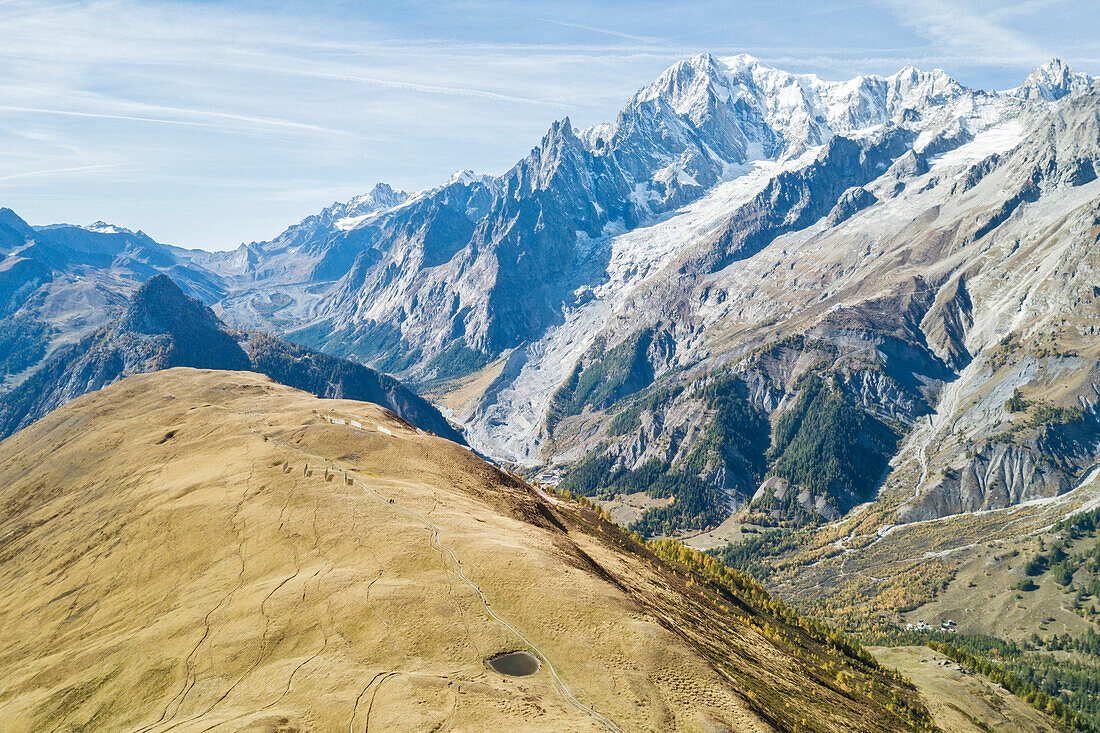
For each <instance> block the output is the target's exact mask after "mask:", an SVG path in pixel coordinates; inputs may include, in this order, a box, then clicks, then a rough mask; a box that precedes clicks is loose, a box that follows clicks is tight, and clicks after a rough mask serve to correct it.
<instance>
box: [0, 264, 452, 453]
mask: <svg viewBox="0 0 1100 733" xmlns="http://www.w3.org/2000/svg"><path fill="white" fill-rule="evenodd" d="M172 367H193V368H196V369H216V370H235V371H256V372H260V373H262V374H266V375H267V376H269V377H271V378H272V379H274V380H275V381H277V382H280V383H282V384H285V385H288V386H291V387H295V388H297V389H301V390H304V391H306V392H311V393H313V394H315V395H317V396H319V397H330V398H347V399H356V400H362V401H365V402H373V403H375V404H378V405H381V406H383V407H386V408H388V409H390V410H392V411H393V412H394V413H395V414H397V415H398V416H399V417H401V418H403V419H404V420H406V421H407V422H409V423H410V424H412V425H414V426H417V427H419V428H422V429H424V430H428V431H431V432H433V433H436V434H437V435H441V436H443V437H446V438H449V439H451V440H455V441H457V442H463V441H462V437H461V436H460V435H459V434H458V433H457V432H456V431H455V430H454V428H452V427H451V426H450V425H449V424H448V423H447V421H446V419H445V418H444V417H443V416H442V415H440V414H439V411H438V410H436V409H435V408H434V407H432V406H431V405H430V404H429V403H428V402H426V401H425V400H424V399H423V398H421V397H419V396H417V395H416V394H414V393H412V392H411V391H409V390H408V388H406V387H404V386H403V385H401V384H400V383H399V382H398V381H397V380H396V379H393V378H392V377H388V376H386V375H384V374H379V373H378V372H375V371H374V370H373V369H369V368H367V367H364V366H362V365H360V364H355V363H352V362H349V361H347V360H346V359H340V358H337V357H333V356H329V355H327V354H321V353H318V352H315V351H312V350H310V349H307V348H304V347H301V346H296V345H294V344H288V343H286V342H285V341H281V340H279V339H277V338H275V337H273V336H270V335H267V334H263V333H256V332H251V333H246V332H239V333H233V334H231V333H230V332H229V331H227V330H226V327H225V324H223V323H222V322H221V321H220V320H218V318H217V316H215V315H214V313H213V311H211V310H210V309H209V308H208V307H206V306H204V305H203V304H202V303H200V302H199V301H197V300H195V299H193V298H190V297H188V296H187V295H185V294H184V292H183V291H182V290H181V289H180V287H179V286H178V285H177V284H176V283H175V282H174V281H173V280H172V279H171V278H169V277H168V276H167V275H155V276H154V277H152V278H150V279H149V280H148V281H147V282H145V283H144V284H143V285H142V286H141V287H139V288H138V289H137V291H135V292H134V294H133V295H132V296H131V297H130V299H129V301H128V303H127V304H126V307H125V309H124V310H123V312H122V313H121V315H120V316H119V317H117V318H116V319H114V320H113V321H111V322H110V323H109V324H108V325H106V326H103V327H101V328H99V329H97V330H96V331H94V332H93V333H92V334H90V335H88V336H86V337H84V338H83V339H81V340H80V341H78V342H77V343H75V344H72V345H70V346H66V347H62V348H60V349H58V350H57V351H56V352H55V353H54V355H53V356H52V357H50V358H49V359H47V360H46V361H45V362H44V363H43V364H42V366H41V367H40V368H39V369H38V370H37V371H35V372H34V374H32V375H31V376H30V377H29V378H28V379H27V380H26V381H24V382H23V383H22V384H20V385H19V386H18V387H16V388H15V389H13V390H11V391H9V392H7V393H6V394H4V395H0V439H2V438H4V437H7V436H8V435H11V434H12V433H14V432H16V431H17V430H20V429H22V428H24V427H26V426H27V425H29V424H31V423H32V422H34V421H35V420H38V419H39V418H41V417H43V416H44V415H46V414H47V413H49V412H50V411H51V410H54V409H56V408H58V407H60V406H62V405H63V404H65V403H67V402H69V401H70V400H72V399H74V398H76V397H79V396H81V395H83V394H87V393H88V392H92V391H94V390H97V389H101V388H103V387H106V386H107V385H110V384H113V383H114V382H117V381H118V380H120V379H122V378H124V377H126V376H129V375H131V374H141V373H145V372H154V371H159V370H162V369H170V368H172Z"/></svg>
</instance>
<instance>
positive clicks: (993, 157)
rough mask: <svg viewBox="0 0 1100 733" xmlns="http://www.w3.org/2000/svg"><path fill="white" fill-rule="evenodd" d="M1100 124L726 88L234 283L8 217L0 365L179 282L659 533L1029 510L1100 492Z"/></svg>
mask: <svg viewBox="0 0 1100 733" xmlns="http://www.w3.org/2000/svg"><path fill="white" fill-rule="evenodd" d="M1098 110H1100V90H1098V88H1097V86H1096V84H1095V83H1094V80H1093V79H1092V78H1091V77H1089V76H1087V75H1085V74H1080V73H1075V72H1073V71H1072V70H1071V69H1070V68H1068V67H1067V66H1066V65H1065V64H1063V63H1062V62H1060V61H1057V60H1055V61H1052V62H1050V63H1049V64H1047V65H1045V66H1043V67H1041V68H1039V69H1036V70H1035V71H1034V72H1033V73H1032V74H1030V75H1029V76H1028V77H1027V79H1026V80H1025V81H1024V82H1023V83H1022V84H1021V85H1020V86H1019V87H1017V88H1016V89H1012V90H1009V91H1005V92H987V91H981V90H975V89H969V88H966V87H965V86H963V85H961V84H959V83H958V82H957V81H955V80H953V79H951V78H950V77H948V76H947V75H946V74H944V73H943V72H941V71H933V72H924V71H920V70H917V69H915V68H913V67H906V68H904V69H902V70H900V71H899V72H897V73H896V74H893V75H891V76H888V77H877V76H862V77H856V78H854V79H851V80H848V81H843V82H833V81H825V80H822V79H819V78H817V77H815V76H812V75H798V74H790V73H787V72H785V71H781V70H779V69H775V68H771V67H768V66H766V65H764V64H761V63H759V62H757V61H756V60H754V59H752V58H751V57H748V56H736V57H731V58H715V57H713V56H710V55H705V54H704V55H700V56H697V57H695V58H692V59H690V60H687V61H682V62H679V63H677V64H675V65H674V66H672V67H671V68H669V69H668V70H667V71H666V72H665V73H663V74H662V75H661V76H660V77H659V78H658V79H657V80H656V81H654V82H653V83H652V84H650V85H648V86H646V87H644V88H643V89H641V90H639V91H638V92H637V93H636V94H635V95H634V96H633V97H632V98H631V99H630V100H629V102H628V103H627V104H626V106H625V107H624V108H623V109H622V111H621V112H620V113H619V115H618V116H617V118H616V119H615V120H614V121H613V122H611V123H608V124H603V125H598V126H595V127H592V128H588V129H583V130H577V129H574V128H573V126H572V125H571V124H570V122H569V120H568V119H566V120H563V121H561V122H558V123H555V124H554V125H553V126H552V127H551V128H550V130H549V131H548V132H547V134H546V135H545V137H544V138H543V139H542V141H541V142H540V143H539V144H538V145H537V146H536V147H535V148H533V149H532V151H531V152H530V154H529V155H527V156H526V157H525V158H523V159H522V160H520V161H519V162H518V163H517V164H516V165H515V166H514V167H513V168H512V169H511V170H509V171H508V172H506V173H505V174H503V175H501V176H499V177H489V176H479V175H475V174H472V173H469V172H464V173H461V174H456V176H454V177H452V179H451V180H450V181H448V182H446V183H445V184H443V185H441V186H439V187H436V188H432V189H429V190H425V191H421V192H418V193H413V194H408V193H405V192H402V191H395V190H393V189H391V188H390V187H388V186H385V185H381V184H380V185H378V186H376V187H375V188H374V189H373V190H371V191H370V192H369V193H367V194H365V195H363V196H360V197H357V198H356V199H353V200H352V201H349V202H347V203H345V204H334V205H333V206H331V207H329V208H327V209H324V210H323V211H321V212H320V213H319V214H317V215H315V216H311V217H309V218H307V219H306V220H304V221H302V222H301V223H299V224H297V225H295V226H292V227H290V228H288V229H287V230H286V231H285V232H283V234H281V235H280V236H279V237H277V238H276V239H274V240H272V241H270V242H262V243H251V244H247V245H242V246H241V247H240V248H239V249H237V250H235V251H232V252H225V253H206V252H196V251H188V250H181V249H178V248H174V247H168V246H165V245H159V244H157V243H155V242H152V240H149V238H148V237H145V236H144V235H143V234H141V233H140V232H139V233H137V234H134V233H132V232H128V231H126V230H120V229H115V228H113V227H110V226H107V225H101V224H100V225H95V226H92V227H89V228H79V227H44V228H31V227H28V226H27V225H26V224H25V223H24V222H22V220H20V219H19V218H18V217H17V216H15V215H14V214H13V213H11V212H10V211H7V210H5V212H4V215H3V224H4V229H3V237H2V239H0V247H2V249H0V252H2V253H3V254H4V256H5V259H4V260H3V261H2V262H0V279H2V285H0V293H2V294H3V295H4V303H5V304H6V306H5V308H6V310H5V311H4V312H3V315H4V319H3V321H0V365H3V368H4V370H5V371H6V372H7V373H8V379H9V381H10V382H11V383H12V384H15V383H18V382H19V381H20V380H23V379H26V378H27V375H28V374H30V373H31V372H32V371H33V370H34V368H35V365H36V364H39V363H41V361H42V359H43V358H45V357H46V356H48V355H49V354H51V353H54V352H55V351H56V350H57V349H59V348H62V347H63V346H64V345H65V344H66V343H71V342H73V341H74V340H76V339H78V338H80V337H81V336H83V335H86V334H87V333H89V332H91V331H92V330H93V329H95V328H97V327H99V326H102V325H103V324H105V323H107V322H108V320H110V318H112V317H115V316H114V315H113V314H116V313H117V312H119V311H120V310H121V309H123V308H125V303H124V300H123V299H124V297H125V295H126V294H127V293H128V292H130V291H132V290H133V288H134V287H136V284H137V283H139V282H141V281H142V280H144V279H145V277H147V276H149V275H151V274H153V273H154V272H160V273H165V274H168V275H170V276H171V277H172V278H174V279H176V280H177V281H178V282H179V283H180V285H181V287H182V288H183V289H184V290H185V291H186V292H188V293H189V294H191V295H193V296H195V297H198V298H200V299H202V300H203V301H204V302H205V303H207V304H209V305H210V306H211V307H212V308H213V309H214V311H215V313H217V314H218V315H219V316H220V317H221V318H223V319H224V320H225V321H226V322H227V323H229V324H231V325H232V326H234V327H238V328H250V329H263V330H268V331H271V332H274V333H278V334H280V335H282V336H283V337H284V338H286V339H287V340H289V341H292V342H296V343H298V344H302V345H303V346H307V347H310V348H316V349H319V350H321V351H324V352H327V353H330V354H333V355H336V356H340V357H346V358H349V359H353V360H355V361H357V362H361V363H363V364H367V365H370V366H371V367H373V368H376V369H379V370H382V371H386V372H391V373H393V374H395V375H397V376H398V377H399V378H401V379H404V380H407V381H409V382H411V383H414V384H416V385H418V389H420V390H421V391H422V392H423V393H425V394H429V395H431V396H432V397H433V399H436V400H437V402H438V403H439V404H441V405H443V406H444V407H445V408H446V410H447V411H448V414H449V415H450V416H451V417H453V418H454V419H455V420H456V421H458V422H461V423H462V424H463V425H464V426H465V431H466V435H467V437H468V439H469V440H470V442H471V444H472V445H473V446H474V447H476V448H477V449H479V450H481V451H483V452H484V453H486V454H488V455H491V456H494V457H496V458H498V459H500V460H502V461H506V462H512V463H514V464H516V465H517V466H520V467H523V468H524V469H525V470H528V471H530V472H532V474H535V473H538V474H540V475H542V476H543V477H544V478H545V479H546V480H561V481H563V482H564V483H565V485H567V486H569V487H570V488H571V489H572V490H574V491H578V492H581V493H587V494H598V495H602V496H613V495H617V496H623V495H626V494H631V493H636V492H637V491H641V490H645V491H647V492H648V493H649V494H650V495H651V498H653V499H657V500H659V502H658V503H661V504H664V505H663V506H660V507H656V506H655V507H651V508H650V509H647V510H646V511H645V512H644V514H641V515H638V516H636V517H635V521H636V522H637V525H636V526H637V527H638V528H639V529H642V530H643V531H646V532H649V533H654V534H660V533H666V532H673V531H680V530H688V529H695V530H700V529H703V528H707V527H713V526H714V525H715V524H718V523H720V522H722V521H723V520H724V519H725V518H726V517H728V516H729V515H730V514H731V512H733V511H737V510H745V511H746V512H747V513H748V515H749V516H752V517H753V518H754V519H755V521H759V522H762V523H765V524H768V523H771V524H776V523H778V524H783V525H790V524H793V525H803V524H820V523H824V522H829V521H834V520H836V519H838V518H839V517H841V516H844V515H845V514H846V513H847V512H848V511H850V510H851V509H852V508H853V507H855V506H857V505H859V504H861V503H863V502H866V501H868V500H870V499H872V498H873V497H875V496H879V497H883V499H882V501H888V504H889V506H887V507H885V508H884V509H883V511H884V516H885V517H888V518H889V520H890V521H891V522H895V523H905V522H911V521H916V520H922V519H931V518H936V517H942V516H947V515H952V514H958V513H960V512H972V511H976V510H985V509H995V508H999V507H1006V506H1013V505H1017V504H1019V503H1022V502H1028V501H1031V500H1036V499H1042V498H1044V497H1051V496H1054V495H1058V494H1061V493H1064V492H1066V491H1068V490H1070V489H1071V488H1073V487H1074V486H1075V485H1077V482H1078V481H1079V480H1080V478H1081V476H1082V475H1083V472H1084V471H1085V470H1086V469H1087V468H1088V467H1090V466H1092V465H1093V464H1095V463H1097V462H1098V461H1100V420H1098V418H1097V411H1096V405H1097V403H1098V401H1100V374H1098V362H1097V359H1098V357H1100V349H1098V346H1097V344H1098V341H1097V339H1096V338H1095V334H1096V329H1097V327H1098V326H1100V308H1098V298H1100V290H1098V289H1097V287H1098V286H1097V285H1096V283H1098V282H1100V277H1098V273H1097V269H1096V268H1097V262H1096V252H1097V251H1098V250H1097V247H1096V243H1097V237H1098V228H1097V227H1098V226H1100V209H1098V208H1097V203H1096V202H1097V200H1098V198H1100V196H1098V194H1100V183H1098V182H1097V175H1096V171H1097V166H1098V165H1100V120H1098ZM1014 396H1015V397H1014ZM1012 400H1015V401H1012ZM44 404H45V403H44ZM15 424H22V423H20V422H18V421H17V422H16V423H15ZM885 497H892V498H889V499H888V500H887V499H886V498H885Z"/></svg>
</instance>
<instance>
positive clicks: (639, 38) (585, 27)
mask: <svg viewBox="0 0 1100 733" xmlns="http://www.w3.org/2000/svg"><path fill="white" fill-rule="evenodd" d="M535 20H537V21H539V22H540V23H549V24H550V25H557V26H561V27H563V28H576V29H577V30H582V31H592V32H593V33H602V34H603V35H605V36H614V37H615V38H625V39H626V40H628V41H640V42H642V43H662V42H664V40H665V39H663V38H654V37H653V36H635V35H632V34H630V33H623V32H622V31H616V30H612V29H610V28H597V27H596V26H591V25H582V24H580V23H566V22H565V21H562V20H553V19H551V18H535Z"/></svg>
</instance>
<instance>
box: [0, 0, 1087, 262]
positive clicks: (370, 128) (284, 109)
mask: <svg viewBox="0 0 1100 733" xmlns="http://www.w3.org/2000/svg"><path fill="white" fill-rule="evenodd" d="M1098 37H1100V3H1097V2H1095V0H1003V1H1001V2H994V1H992V0H868V1H866V2H824V1H822V0H814V1H813V2H775V3H760V2H736V1H732V0H706V1H703V2H674V1H673V0H663V1H662V2H648V1H647V0H641V1H638V0H635V1H633V2H604V3H596V2H522V1H517V0H512V1H510V2H489V1H487V0H465V1H462V0H459V1H456V2H433V1H431V0H420V1H416V2H413V1H410V2H386V1H385V0H374V1H372V2H325V1H324V0H318V1H316V2H309V3H305V2H302V3H291V2H241V3H236V2H197V1H193V0H192V1H189V2H129V1H127V0H103V1H96V2H53V1H52V0H7V1H4V0H0V38H3V39H4V42H3V43H0V204H2V205H5V206H9V207H11V208H13V209H15V210H16V211H17V212H18V213H20V214H21V215H22V216H23V217H24V218H25V219H27V220H28V221H30V222H31V223H33V224H46V223H53V222H60V221H66V222H72V223H77V224H89V223H91V222H93V221H95V220H97V219H103V220H106V221H110V222H112V223H116V224H119V225H122V226H127V227H130V228H133V229H143V230H145V231H146V232H147V233H149V234H150V235H151V236H153V237H154V238H156V239H158V240H160V241H163V242H169V243H172V244H179V245H182V246H188V247H202V248H205V249H227V248H231V247H234V246H236V245H237V244H239V243H240V242H242V241H250V240H262V239H266V238H270V237H271V236H273V235H275V234H277V233H278V232H279V231H281V230H282V229H283V228H284V227H285V226H286V225H288V224H290V223H293V222H295V221H297V220H299V219H301V218H302V217H304V216H305V215H307V214H309V213H312V212H314V211H316V210H317V209H319V208H321V207H322V206H324V205H327V204H329V203H331V202H332V201H334V200H343V199H347V198H349V197H351V196H353V195H355V194H357V193H361V192H363V191H365V190H367V189H368V188H369V187H370V186H371V185H372V184H373V183H374V182H375V181H386V182H388V183H390V184H392V185H394V186H395V187H401V188H406V189H409V190H415V189H418V188H423V187H426V186H431V185H435V184H438V183H440V182H442V181H443V180H445V179H446V178H447V177H448V176H449V175H450V174H451V173H452V172H454V171H455V170H458V169H463V168H472V169H475V170H478V171H484V172H489V173H499V172H502V171H504V170H506V169H507V168H508V167H510V166H511V165H512V163H514V162H515V161H516V160H517V159H518V158H519V157H521V156H523V155H524V154H525V153H526V152H527V151H528V150H529V149H530V148H531V146H532V145H534V144H535V143H537V141H538V139H539V138H540V137H541V136H542V134H543V132H544V131H545V129H546V128H547V127H548V125H549V124H550V123H551V122H552V121H553V120H555V119H559V118H561V117H565V116H567V115H568V116H569V117H570V118H571V119H572V120H573V122H574V124H575V125H578V126H586V125H590V124H593V123H596V122H600V121H603V120H607V119H611V118H613V117H614V115H615V112H616V111H617V110H618V109H619V107H621V106H622V104H623V103H624V102H625V101H626V100H627V98H628V97H629V96H630V95H631V94H632V93H633V92H634V91H635V90H636V89H637V88H638V87H640V86H642V85H644V84H646V83H648V82H649V81H651V80H652V79H653V78H654V77H656V76H657V75H658V74H659V73H660V72H661V70H663V69H664V68H666V67H667V66H669V65H670V64H671V63H673V62H674V61H676V60H677V59H680V58H685V57H688V56H692V55H694V54H696V53H698V52H701V51H709V52H711V53H714V54H716V55H727V54H733V53H740V52H746V53H750V54H752V55H754V56H756V57H758V58H759V59H761V60H762V61H764V62H767V63H771V64H772V65H775V66H778V67H780V68H785V69H788V70H790V71H796V72H814V73H817V74H819V75H820V76H822V77H825V78H833V79H841V78H849V77H851V76H855V75H857V74H861V73H877V74H890V73H892V72H894V71H896V70H897V69H898V68H900V67H901V66H903V65H904V64H906V63H913V64H915V65H916V66H918V67H920V68H937V67H938V68H942V69H945V70H946V71H947V72H948V73H950V74H951V75H952V76H954V77H955V78H957V79H958V80H959V81H961V82H963V83H964V84H967V85H970V86H974V87H981V88H985V89H990V88H996V89H1003V88H1008V87H1012V86H1015V85H1016V84H1018V83H1019V82H1020V81H1021V80H1022V79H1023V77H1024V76H1025V75H1026V74H1027V72H1028V71H1029V70H1030V69H1031V68H1034V67H1035V66H1038V65H1039V64H1041V63H1043V62H1044V61H1046V60H1047V59H1049V58H1050V57H1052V56H1059V57H1061V58H1062V59H1064V60H1065V61H1066V62H1067V63H1069V64H1070V65H1071V66H1073V67H1074V68H1076V69H1077V70H1079V71H1085V72H1088V73H1091V74H1100V44H1098V42H1097V40H1096V39H1097V38H1098Z"/></svg>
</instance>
